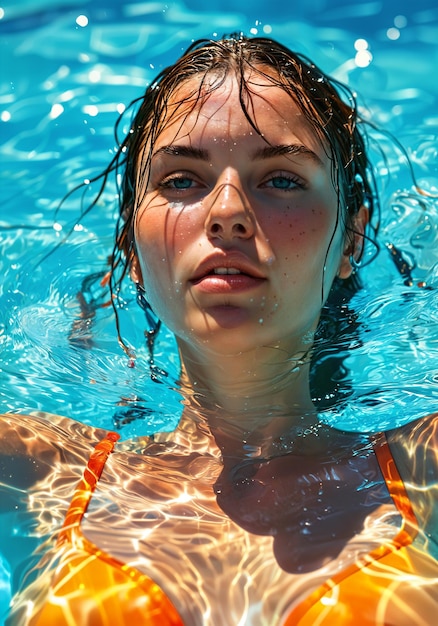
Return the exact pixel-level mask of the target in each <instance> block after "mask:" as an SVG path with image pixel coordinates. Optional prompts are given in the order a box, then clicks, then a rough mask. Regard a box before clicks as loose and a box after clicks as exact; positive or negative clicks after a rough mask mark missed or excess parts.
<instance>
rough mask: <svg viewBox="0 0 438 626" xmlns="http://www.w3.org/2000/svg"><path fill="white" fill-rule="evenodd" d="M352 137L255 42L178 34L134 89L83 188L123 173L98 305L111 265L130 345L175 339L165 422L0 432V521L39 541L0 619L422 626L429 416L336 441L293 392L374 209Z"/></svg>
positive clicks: (306, 397)
mask: <svg viewBox="0 0 438 626" xmlns="http://www.w3.org/2000/svg"><path fill="white" fill-rule="evenodd" d="M339 89H342V93H343V94H344V95H348V91H347V90H346V89H343V88H341V87H339ZM357 122H358V119H357V114H356V111H355V106H354V101H353V100H352V99H351V101H350V103H349V104H346V103H344V102H343V100H342V98H341V97H340V95H339V94H338V92H337V90H336V88H335V86H334V84H333V82H332V81H330V80H329V79H328V78H327V77H326V76H325V75H324V74H323V73H322V72H320V71H319V70H318V69H317V68H315V66H313V65H312V64H311V63H309V62H307V61H306V60H304V59H302V58H300V57H299V56H297V55H295V54H293V53H292V52H290V51H289V50H287V49H286V48H284V47H282V46H281V45H279V44H277V43H276V42H274V41H271V40H267V39H258V38H257V39H252V40H248V39H246V38H244V37H240V36H238V37H230V38H228V39H224V40H222V41H218V42H209V41H204V42H198V43H196V44H194V45H193V46H191V48H190V49H189V50H188V51H187V53H186V54H185V55H183V56H182V57H181V59H180V60H179V61H178V62H177V63H176V64H175V65H173V66H171V67H170V68H168V69H166V70H165V71H164V72H163V73H162V74H161V75H160V76H159V77H158V79H157V81H156V82H154V83H153V84H152V85H151V86H150V87H149V88H148V89H147V91H146V94H145V96H144V98H143V99H142V101H141V104H140V107H139V110H138V113H137V115H136V117H135V119H134V121H133V123H132V127H131V131H130V133H129V134H128V136H127V138H126V139H125V141H124V142H123V144H122V146H121V148H120V151H119V154H118V155H117V157H116V159H115V161H114V162H113V163H112V164H111V165H110V167H109V168H108V171H107V172H106V173H105V177H104V182H105V181H106V176H107V175H108V174H109V172H110V171H111V170H112V169H116V170H117V169H118V167H119V166H123V170H124V177H123V184H122V194H121V212H120V216H121V217H120V220H121V221H120V228H119V231H118V235H117V242H116V248H115V252H114V254H113V258H112V273H111V281H112V291H113V293H115V292H116V291H117V289H118V287H119V283H118V281H119V280H121V279H122V278H123V275H124V274H125V272H126V271H129V273H130V275H131V278H132V280H134V281H135V283H136V284H137V287H138V293H139V296H138V301H139V303H140V305H141V306H142V307H143V308H144V309H145V311H146V314H147V319H149V320H150V321H151V323H152V325H153V326H154V327H152V328H151V330H150V331H149V333H148V335H147V336H148V339H149V343H150V346H151V348H152V347H153V337H154V333H155V331H156V328H157V325H158V322H157V320H162V321H163V322H164V323H165V324H166V325H167V326H168V327H169V328H170V329H171V330H172V331H173V333H174V334H175V337H176V341H177V344H178V348H179V353H180V358H181V390H182V393H183V397H184V405H185V408H184V413H183V416H182V419H181V422H180V424H179V426H178V428H177V429H176V431H175V432H174V433H171V434H162V435H156V436H154V437H151V438H149V439H147V440H145V441H144V445H143V449H142V454H138V451H136V452H133V451H132V449H130V446H129V444H128V443H124V444H117V443H116V440H117V435H114V434H109V435H108V434H106V433H103V432H101V431H98V430H96V429H92V428H90V427H87V426H84V425H82V424H78V423H75V422H72V421H70V420H68V419H66V418H55V417H51V418H50V421H49V420H48V419H46V417H44V418H43V419H41V418H40V417H38V416H34V417H24V416H11V415H10V416H5V417H4V418H3V421H2V429H3V437H2V444H1V446H2V449H1V451H2V454H3V457H2V458H3V459H4V469H3V474H4V477H3V478H2V480H3V482H4V483H5V484H6V490H7V494H8V496H9V499H8V501H6V500H5V502H7V506H8V507H9V508H8V510H14V507H24V509H25V512H24V515H30V516H32V519H34V520H35V519H36V521H37V532H38V535H39V536H40V537H41V536H44V537H47V538H48V540H47V543H46V544H45V546H44V548H43V550H44V554H43V555H42V556H41V554H40V555H39V556H40V560H39V562H38V564H37V566H36V567H35V569H32V568H31V567H30V566H28V567H27V569H28V570H30V573H29V574H27V576H25V577H24V580H23V582H22V584H21V587H22V591H21V593H20V594H18V595H17V596H16V598H15V600H14V606H13V609H12V611H11V614H10V617H9V621H8V622H7V623H8V624H20V625H21V624H31V625H35V624H38V626H41V625H43V624H44V625H45V624H55V623H56V624H86V623H87V624H88V623H89V624H93V626H94V625H100V624H102V625H103V624H109V623H111V624H125V623H126V624H128V623H135V624H160V625H163V624H186V625H189V626H197V625H204V624H212V625H214V626H221V625H224V626H225V625H226V626H230V625H237V624H242V625H243V624H245V625H260V624H266V625H269V626H272V625H273V624H287V625H289V626H290V625H292V624H300V625H306V624H396V625H397V626H402V625H404V624H406V625H407V624H409V626H411V625H412V624H424V625H425V624H430V623H432V622H433V619H434V618H435V615H436V610H437V607H438V592H437V587H438V585H437V582H438V565H437V561H436V559H435V557H436V553H437V551H436V541H437V531H436V528H437V524H436V515H437V508H436V506H435V507H434V501H435V500H436V496H437V493H436V492H437V484H438V483H437V480H436V472H437V464H436V451H437V447H438V439H437V423H438V422H437V415H434V416H428V417H425V418H424V419H422V420H420V421H419V422H416V423H412V424H409V425H408V426H405V427H403V428H401V429H398V430H395V431H391V432H389V433H385V434H384V433H376V434H373V435H363V434H360V433H347V432H343V431H339V430H337V429H335V428H332V427H329V426H328V425H326V424H324V422H322V421H321V420H320V417H319V414H318V409H317V407H316V406H315V403H314V399H313V394H312V393H311V391H310V386H311V385H313V386H315V385H317V384H318V377H321V374H318V366H317V364H316V365H315V364H314V365H313V366H312V367H311V357H312V346H313V342H314V337H315V333H321V332H323V331H322V330H321V312H322V310H323V307H325V309H327V307H328V306H329V305H330V303H333V302H336V300H338V301H341V302H343V303H344V304H345V298H346V296H345V293H348V290H350V291H351V290H354V288H355V287H356V286H357V280H356V278H357V277H356V276H355V272H356V270H357V266H358V263H359V262H360V259H361V257H362V253H363V244H364V240H365V239H366V238H367V234H366V229H367V224H368V223H369V220H370V218H371V217H372V213H373V209H374V204H375V201H376V198H375V193H374V191H373V184H372V175H371V168H370V165H369V163H368V160H367V157H366V154H365V147H364V140H363V138H362V136H361V134H360V132H359V130H358V125H357ZM120 268H122V271H121V273H120V272H119V270H120ZM117 277H119V278H117ZM344 308H345V307H344ZM341 310H342V307H338V311H341ZM338 314H339V315H340V314H341V313H338ZM335 322H336V323H338V322H339V320H338V321H336V320H335ZM332 323H334V322H333V320H332ZM339 324H340V322H339ZM313 358H314V360H315V355H314V357H313ZM152 365H153V361H152ZM152 374H154V372H153V371H152ZM96 442H100V443H98V444H97V447H96V448H95V449H94V446H95V445H96ZM67 444H68V445H67ZM137 448H138V443H137ZM90 455H91V456H90ZM87 462H88V466H87V468H86V470H85V473H84V474H83V477H82V478H81V475H82V473H83V471H84V466H86V465H87ZM78 480H80V483H79V486H78V487H77V488H75V485H76V483H77V482H78ZM73 494H74V495H73ZM91 496H92V497H91ZM88 503H90V504H89V506H88ZM5 506H6V505H5ZM87 506H88V510H87V515H86V517H84V512H85V510H86V509H87ZM62 524H63V527H62V530H60V527H61V525H62ZM40 553H41V549H40ZM431 620H432V621H431Z"/></svg>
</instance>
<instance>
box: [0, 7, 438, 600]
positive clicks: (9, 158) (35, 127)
mask: <svg viewBox="0 0 438 626" xmlns="http://www.w3.org/2000/svg"><path fill="white" fill-rule="evenodd" d="M205 4H206V3H205V2H202V1H201V0H190V1H189V0H188V1H187V2H185V3H183V2H173V1H169V2H166V3H164V2H144V1H143V2H141V1H134V0H131V1H130V2H119V1H118V0H108V1H106V2H105V1H103V0H90V1H87V0H82V1H80V0H46V1H44V2H43V1H39V0H21V1H19V2H17V0H6V1H4V0H3V1H2V0H0V17H1V19H0V46H1V48H0V49H1V60H0V62H1V67H2V73H1V83H0V129H1V147H0V158H1V165H2V167H1V174H0V175H1V189H2V205H1V208H0V250H1V252H0V275H1V276H2V281H1V285H0V348H1V374H0V376H1V385H0V412H7V411H19V412H23V413H25V412H28V411H32V410H36V409H42V410H44V411H48V412H53V413H58V414H63V415H67V416H69V417H72V418H75V419H77V420H80V421H83V422H86V423H93V424H94V425H99V426H102V427H104V428H110V429H114V428H118V429H120V431H121V434H122V437H124V438H129V437H133V436H136V435H143V434H147V433H151V432H155V431H157V430H163V429H164V430H170V429H172V428H173V427H174V426H175V425H176V423H177V421H178V418H179V415H180V413H181V404H180V397H179V394H178V391H177V385H176V380H177V378H178V358H177V354H176V351H175V346H174V343H173V340H172V337H171V335H170V333H168V332H166V330H165V329H164V330H163V331H161V333H160V338H159V341H158V343H157V346H156V352H155V360H156V362H157V364H158V365H159V367H160V368H162V369H163V370H165V371H166V372H167V376H162V377H161V378H160V380H159V382H158V383H157V382H153V381H151V379H150V376H149V369H148V362H147V361H148V354H147V350H146V348H145V345H144V336H143V330H144V318H143V314H142V312H141V311H140V310H139V308H138V307H137V305H136V301H135V294H134V291H133V288H132V286H131V285H129V284H127V285H126V286H125V289H124V291H123V293H122V294H121V330H122V335H123V337H124V338H125V340H126V341H127V342H128V343H129V345H130V346H132V348H133V349H134V350H135V352H136V355H137V359H136V364H135V367H130V365H132V364H131V363H130V359H129V358H128V357H127V356H126V354H125V353H124V352H123V351H122V350H121V349H120V347H119V345H118V343H117V339H116V331H115V326H114V316H113V313H112V311H111V308H108V307H107V308H101V309H98V311H97V314H96V316H95V317H94V318H92V319H90V320H86V321H85V323H84V320H83V319H82V323H81V310H80V307H79V303H78V299H77V293H78V292H79V291H80V290H81V286H82V283H83V280H84V279H85V278H86V277H87V276H89V275H90V273H93V272H95V273H97V274H99V273H101V272H102V271H104V270H105V268H106V258H107V256H108V253H109V251H110V250H111V238H112V233H113V228H114V220H115V212H114V211H115V204H114V195H115V187H112V188H110V189H108V190H107V192H106V194H105V196H104V198H103V199H102V201H101V202H100V205H99V207H98V210H94V211H93V212H92V213H91V214H90V215H89V216H87V217H86V218H85V219H83V220H80V221H78V216H79V213H80V206H81V195H80V194H74V195H73V196H71V197H70V198H69V199H68V201H67V202H66V203H65V204H64V205H63V207H62V210H60V211H59V212H56V207H57V205H58V203H59V200H60V199H61V198H62V197H63V196H64V194H65V193H66V191H68V190H70V189H72V188H74V187H75V186H76V185H78V184H80V183H82V182H83V181H84V180H86V179H90V178H92V177H93V175H95V174H97V173H98V172H99V171H101V169H103V167H104V166H105V165H106V163H107V161H108V160H109V158H110V157H111V155H112V154H113V153H114V149H115V139H114V135H113V126H114V124H115V122H116V119H117V117H118V115H119V114H120V113H121V112H123V110H124V107H125V106H126V105H127V104H128V103H129V102H130V101H131V100H132V99H134V98H135V97H137V96H139V95H140V94H141V93H142V92H143V91H144V87H145V85H146V84H147V83H148V81H150V80H151V79H152V78H153V77H154V76H155V75H156V74H157V73H158V72H159V70H160V69H161V68H162V67H164V66H166V65H167V64H168V63H170V62H172V61H173V60H174V59H175V58H176V57H177V56H178V55H179V54H180V53H181V52H182V51H183V50H184V49H185V48H186V47H187V46H188V45H189V43H190V42H191V41H192V40H194V39H197V38H200V37H213V38H216V37H220V36H221V35H222V34H224V33H229V32H234V31H243V32H244V33H245V34H258V35H267V36H272V37H274V38H276V39H279V40H280V41H281V42H283V43H284V44H286V45H288V46H290V47H291V48H294V49H296V50H298V51H300V52H303V53H305V54H307V55H308V56H310V57H311V58H312V59H313V60H314V61H315V62H316V63H317V64H318V65H320V66H321V67H322V69H324V70H325V71H326V72H328V73H329V74H332V75H334V76H335V77H337V78H339V79H341V80H343V81H345V82H347V83H348V84H349V85H350V86H351V87H352V88H353V89H354V90H355V91H356V92H357V94H358V98H359V102H360V104H361V108H362V112H363V115H364V116H365V117H366V118H368V119H370V120H373V121H374V122H375V123H376V124H377V125H379V126H380V127H382V128H384V129H385V130H387V131H390V132H391V133H393V134H394V135H395V136H396V137H397V139H398V140H399V141H400V142H401V143H402V144H403V146H404V147H405V149H406V152H407V153H408V154H409V156H410V159H411V163H412V165H413V169H414V173H415V176H416V179H417V182H418V185H419V186H421V187H422V188H424V189H425V190H427V191H429V192H432V195H433V193H434V192H435V193H437V192H438V147H437V138H438V83H437V81H436V80H435V76H436V67H437V64H438V45H437V42H438V8H436V2H435V1H434V0H417V2H415V3H408V2H392V1H391V2H378V1H376V2H373V1H366V2H356V1H355V0H351V2H345V1H344V0H337V1H329V0H306V1H305V2H304V1H303V2H296V3H291V4H290V5H287V8H285V4H284V2H276V1H273V2H269V3H266V2H262V1H261V0H260V1H253V2H251V3H240V5H238V4H237V5H236V3H235V2H231V0H229V1H228V0H227V1H220V0H217V1H215V0H211V1H210V2H209V3H208V10H207V9H205ZM249 5H250V8H249ZM292 5H293V8H292ZM128 121H129V120H128V119H127V120H126V121H125V126H124V128H125V129H126V128H127V123H128ZM373 137H375V138H376V139H379V140H380V142H381V144H382V145H383V146H384V148H385V155H384V156H382V154H381V152H380V151H379V149H378V148H377V146H374V145H371V151H372V154H373V157H374V161H375V163H376V168H377V170H378V179H379V187H380V191H381V200H382V214H381V230H380V235H379V243H380V248H381V249H380V253H379V255H378V257H377V258H376V259H375V260H374V261H373V262H372V263H370V264H369V265H367V266H366V267H364V269H363V270H362V275H363V279H364V289H363V290H362V291H361V292H360V293H358V294H357V295H356V296H355V298H354V300H353V302H352V306H353V308H354V309H355V310H356V311H357V312H358V314H359V326H360V328H361V330H360V337H359V340H358V341H357V342H356V344H355V345H354V346H352V347H351V348H350V349H349V350H348V351H346V353H345V361H344V362H345V365H346V366H347V368H348V369H349V378H350V381H351V388H352V393H351V395H350V397H349V398H348V403H339V404H335V405H334V406H332V407H330V409H327V411H326V413H325V419H326V420H327V421H328V422H336V424H337V425H338V427H341V428H346V429H350V430H356V429H361V430H368V431H371V430H375V429H383V428H390V427H392V426H396V425H400V424H403V423H406V422H408V421H410V420H412V419H415V418H416V417H420V416H422V415H425V414H427V413H428V412H432V411H434V410H436V409H437V405H438V306H437V298H438V296H437V293H438V202H437V200H436V199H434V198H433V197H427V196H422V195H419V194H418V193H416V192H415V189H414V185H413V180H412V177H411V175H410V171H409V168H408V166H407V163H406V159H405V157H404V155H403V153H402V152H401V151H400V150H398V149H397V148H396V147H395V146H394V144H393V143H391V142H390V141H389V140H388V139H387V138H385V137H384V136H382V135H380V134H379V133H373ZM90 187H92V185H90ZM92 192H93V189H92V188H91V189H90V190H89V192H88V193H90V194H92ZM68 233H69V236H68V237H67V238H66V239H65V240H64V238H65V236H66V234H68ZM60 243H62V245H60V246H58V244H60ZM388 243H391V244H393V245H395V246H396V247H397V249H399V250H400V251H401V252H402V253H403V256H404V258H405V259H406V260H407V261H408V263H409V264H410V265H411V266H412V268H413V269H412V270H411V274H412V278H413V280H412V283H413V284H412V285H407V284H405V279H406V276H403V275H401V274H400V272H399V271H398V269H397V267H396V266H395V264H394V263H393V260H392V258H391V255H390V253H389V252H388V249H387V247H386V244H388ZM373 253H374V250H373V248H372V246H370V248H369V252H368V254H369V255H371V254H373ZM419 284H425V285H426V287H424V286H419ZM100 295H101V288H100V287H99V284H98V281H97V282H96V283H94V284H93V285H92V287H90V293H88V297H90V298H91V297H95V298H97V299H98V298H99V297H100ZM2 569H3V570H4V571H5V575H4V577H3V579H2V576H1V571H2ZM7 572H8V569H7V566H6V565H4V566H3V561H2V560H0V599H1V594H3V597H4V598H6V599H7V597H8V593H9V582H8V573H7ZM2 580H3V581H4V582H2Z"/></svg>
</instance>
